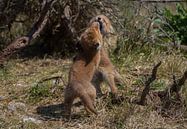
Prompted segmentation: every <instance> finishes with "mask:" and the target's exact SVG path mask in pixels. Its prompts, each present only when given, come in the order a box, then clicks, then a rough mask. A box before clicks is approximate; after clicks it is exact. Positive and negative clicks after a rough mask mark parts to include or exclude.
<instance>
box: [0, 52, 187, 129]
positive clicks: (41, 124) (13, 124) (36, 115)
mask: <svg viewBox="0 0 187 129" xmlns="http://www.w3.org/2000/svg"><path fill="white" fill-rule="evenodd" d="M118 57H119V56H118ZM159 60H161V61H162V62H163V63H162V65H161V66H160V68H159V70H158V80H157V81H155V82H154V83H153V84H152V89H154V90H159V89H164V88H165V87H166V86H167V85H168V84H170V83H172V75H173V74H175V75H176V76H177V77H179V76H181V75H182V74H183V72H184V70H186V69H187V65H186V64H187V59H186V58H185V57H184V56H183V54H180V53H178V52H172V53H170V54H168V53H167V52H163V51H161V50H159V49H151V50H150V52H149V53H146V52H145V51H141V52H138V53H135V52H131V53H129V54H127V55H121V56H120V60H119V59H117V57H113V62H114V63H115V64H116V66H117V68H118V69H119V71H120V73H121V74H122V76H123V79H124V82H125V84H124V85H123V86H120V87H119V88H120V92H121V94H123V95H124V96H126V97H127V98H131V99H133V98H136V97H137V96H138V95H140V91H141V90H142V89H143V82H144V81H145V76H144V75H147V74H149V73H150V72H151V69H152V66H153V64H154V63H157V62H158V61H159ZM70 64H71V61H70V60H62V59H53V58H46V59H29V60H21V59H17V60H10V61H9V62H8V63H7V65H6V67H5V69H1V70H0V89H1V90H0V128H11V129H17V128H25V129H35V128H38V129H40V128H41V129H50V128H51V129H63V128H68V129H70V128H72V129H73V128H81V129H87V128H88V129H89V128H92V129H105V128H111V129H122V128H123V129H126V128H127V129H137V128H141V129H145V128H160V129H162V128H167V129H171V128H181V129H182V128H187V124H186V117H187V115H186V114H187V113H186V111H185V112H183V113H182V115H181V116H180V117H177V118H172V117H163V116H161V115H160V114H159V113H158V112H157V111H155V110H154V109H153V107H152V105H148V106H144V107H143V106H138V105H135V104H131V103H129V102H127V101H123V102H122V103H121V104H118V105H115V104H112V103H111V102H110V98H106V99H102V98H101V99H97V102H96V108H97V111H98V112H99V115H98V116H94V115H90V116H89V115H88V114H86V112H85V110H84V109H83V106H74V107H73V114H74V115H73V118H72V120H71V121H70V122H67V121H66V120H65V119H64V118H63V115H62V103H63V89H64V87H65V85H66V84H67V76H68V71H69V66H70ZM54 76H62V79H60V80H59V83H57V82H56V81H55V79H53V80H49V81H45V82H43V83H38V82H39V81H41V80H43V79H45V78H48V77H54ZM185 85H186V84H185ZM107 89H108V87H107V86H105V84H104V86H103V90H104V92H106V91H107ZM182 97H183V98H184V99H186V98H187V91H186V88H185V86H184V87H183V90H182Z"/></svg>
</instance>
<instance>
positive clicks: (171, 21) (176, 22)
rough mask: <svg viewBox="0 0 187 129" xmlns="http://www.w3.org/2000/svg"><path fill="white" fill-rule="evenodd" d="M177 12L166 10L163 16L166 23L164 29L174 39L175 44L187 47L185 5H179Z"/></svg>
mask: <svg viewBox="0 0 187 129" xmlns="http://www.w3.org/2000/svg"><path fill="white" fill-rule="evenodd" d="M176 8H177V9H176V12H175V13H173V12H172V11H171V10H169V9H167V8H165V10H164V13H163V16H164V17H165V19H166V23H165V24H164V26H163V29H164V30H165V31H166V32H167V33H168V34H169V35H170V37H173V40H174V42H177V43H181V44H185V45H187V9H186V8H185V7H184V5H183V4H180V3H177V6H176Z"/></svg>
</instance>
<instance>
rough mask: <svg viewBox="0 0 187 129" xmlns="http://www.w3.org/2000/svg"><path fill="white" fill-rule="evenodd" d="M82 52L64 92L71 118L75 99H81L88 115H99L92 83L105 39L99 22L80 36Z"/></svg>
mask: <svg viewBox="0 0 187 129" xmlns="http://www.w3.org/2000/svg"><path fill="white" fill-rule="evenodd" d="M80 45H81V48H82V51H81V52H79V53H78V55H77V56H76V57H75V59H74V61H73V64H72V66H71V68H70V72H69V77H68V85H67V86H66V88H65V92H64V105H65V112H66V113H67V116H69V117H71V107H72V104H73V101H74V99H75V98H80V100H81V101H82V103H83V105H84V107H85V110H86V111H87V112H88V113H93V114H95V115H97V114H98V113H97V111H96V110H95V108H94V101H95V99H96V89H95V87H94V86H93V84H92V83H91V80H92V78H93V75H94V73H95V70H96V69H97V68H98V66H99V63H100V55H101V54H100V49H101V48H102V45H103V37H102V34H101V32H100V24H99V22H93V23H92V25H90V26H89V28H87V29H86V30H85V31H84V32H83V33H82V34H81V36H80Z"/></svg>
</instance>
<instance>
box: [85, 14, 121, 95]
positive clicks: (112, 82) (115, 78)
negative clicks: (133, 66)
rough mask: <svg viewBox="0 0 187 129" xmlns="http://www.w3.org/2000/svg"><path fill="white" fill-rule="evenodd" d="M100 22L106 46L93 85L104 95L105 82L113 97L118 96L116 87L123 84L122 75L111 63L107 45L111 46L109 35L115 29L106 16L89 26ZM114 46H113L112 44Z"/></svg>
mask: <svg viewBox="0 0 187 129" xmlns="http://www.w3.org/2000/svg"><path fill="white" fill-rule="evenodd" d="M96 21H98V22H100V24H102V26H100V30H101V33H102V35H103V38H104V39H103V40H104V43H105V44H104V45H103V47H102V48H101V52H100V53H101V61H100V63H99V68H98V69H97V70H96V72H95V75H94V77H93V80H92V83H93V85H94V86H95V88H96V90H97V93H98V94H99V95H100V94H102V91H101V88H100V84H101V83H102V82H103V81H104V80H105V81H106V82H107V83H108V85H109V86H110V89H111V92H112V94H113V95H115V96H116V95H117V92H118V89H117V87H116V83H122V78H121V76H120V74H119V73H118V72H117V70H116V69H115V67H114V65H113V64H112V62H111V61H110V58H109V56H108V51H107V50H106V48H107V46H105V45H107V44H110V43H109V42H111V41H108V40H107V39H108V36H107V35H108V34H109V33H111V32H113V31H114V29H113V27H112V25H111V22H110V20H109V19H108V18H107V17H106V16H104V15H98V16H96V17H93V18H92V19H91V20H90V22H89V25H88V26H91V25H92V24H93V23H94V22H96ZM111 45H112V44H111Z"/></svg>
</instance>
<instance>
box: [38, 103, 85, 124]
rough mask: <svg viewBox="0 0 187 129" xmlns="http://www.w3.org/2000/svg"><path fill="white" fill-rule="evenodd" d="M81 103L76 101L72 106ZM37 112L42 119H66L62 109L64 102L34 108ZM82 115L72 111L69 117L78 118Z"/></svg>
mask: <svg viewBox="0 0 187 129" xmlns="http://www.w3.org/2000/svg"><path fill="white" fill-rule="evenodd" d="M80 105H81V103H76V104H74V105H73V106H80ZM36 111H37V114H38V115H40V117H41V119H42V120H52V121H58V120H62V119H68V118H67V116H66V115H65V111H64V103H61V104H55V105H47V106H39V107H37V108H36ZM81 116H82V115H81V114H74V113H72V115H71V119H78V118H80V117H81Z"/></svg>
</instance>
